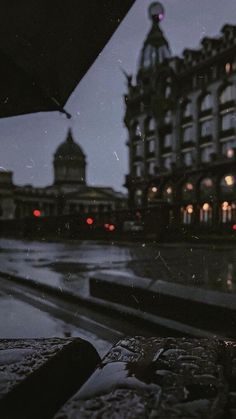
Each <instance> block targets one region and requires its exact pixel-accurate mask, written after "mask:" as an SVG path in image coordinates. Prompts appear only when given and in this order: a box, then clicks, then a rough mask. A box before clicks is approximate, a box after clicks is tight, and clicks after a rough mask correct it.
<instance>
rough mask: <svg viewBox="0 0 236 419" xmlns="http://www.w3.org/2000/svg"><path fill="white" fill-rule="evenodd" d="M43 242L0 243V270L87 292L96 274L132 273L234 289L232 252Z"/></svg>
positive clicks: (210, 248)
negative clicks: (101, 271)
mask: <svg viewBox="0 0 236 419" xmlns="http://www.w3.org/2000/svg"><path fill="white" fill-rule="evenodd" d="M191 246H192V245H189V246H184V245H175V246H174V245H172V246H168V247H164V246H162V247H158V245H146V244H145V243H143V244H142V243H141V244H137V243H136V244H117V243H112V242H111V243H96V242H65V243H46V242H31V241H28V242H27V241H20V240H6V239H1V240H0V270H1V271H4V272H6V271H7V272H11V273H13V274H14V273H15V274H17V275H20V276H23V277H25V278H32V279H36V280H37V281H41V282H47V283H50V284H52V285H56V286H58V287H62V288H64V287H66V288H70V289H71V288H72V289H73V290H76V292H79V293H82V294H85V295H86V294H87V293H88V281H87V279H88V277H89V276H90V274H92V273H93V272H95V271H97V270H108V271H116V272H123V273H128V274H129V275H131V274H135V275H137V276H144V277H149V278H153V279H162V280H165V281H171V282H177V283H181V284H186V285H191V286H198V287H202V288H208V289H212V290H218V291H223V292H230V293H234V292H235V290H236V268H235V261H236V249H234V248H233V246H232V247H223V246H222V247H220V246H218V247H215V246H210V245H209V246H208V247H206V246H204V247H202V248H201V247H200V246H197V247H196V246H193V247H191Z"/></svg>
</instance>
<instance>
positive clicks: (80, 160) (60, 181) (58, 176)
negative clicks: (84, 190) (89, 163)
mask: <svg viewBox="0 0 236 419" xmlns="http://www.w3.org/2000/svg"><path fill="white" fill-rule="evenodd" d="M53 166H54V184H55V185H60V186H64V187H65V188H70V187H71V186H73V187H74V186H80V185H85V184H86V157H85V154H84V152H83V150H82V148H81V147H80V145H79V144H77V143H76V142H75V141H74V139H73V137H72V132H71V130H69V132H68V135H67V138H66V141H65V142H64V143H62V144H61V145H60V146H59V147H58V149H57V150H56V152H55V154H54V160H53Z"/></svg>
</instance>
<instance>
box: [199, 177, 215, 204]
mask: <svg viewBox="0 0 236 419" xmlns="http://www.w3.org/2000/svg"><path fill="white" fill-rule="evenodd" d="M214 192H215V185H214V182H213V180H212V179H211V178H204V179H202V180H201V182H200V185H199V195H200V199H201V200H202V201H204V200H210V201H212V200H213V198H214Z"/></svg>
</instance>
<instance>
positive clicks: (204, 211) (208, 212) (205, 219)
mask: <svg viewBox="0 0 236 419" xmlns="http://www.w3.org/2000/svg"><path fill="white" fill-rule="evenodd" d="M200 223H201V224H205V225H206V224H207V225H211V224H212V206H211V205H210V204H209V203H208V202H205V203H204V204H202V206H201V208H200Z"/></svg>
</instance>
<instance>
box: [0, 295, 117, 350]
mask: <svg viewBox="0 0 236 419" xmlns="http://www.w3.org/2000/svg"><path fill="white" fill-rule="evenodd" d="M0 319H1V322H0V339H3V338H4V339H5V338H6V339H20V338H22V339H28V338H51V337H58V338H68V337H80V338H82V339H85V340H87V341H89V342H91V343H92V344H93V345H94V346H95V347H96V349H97V351H98V352H99V354H100V355H104V354H105V353H106V352H107V350H108V349H109V348H110V347H111V343H110V342H108V341H106V340H103V339H101V338H98V337H97V336H96V334H94V333H91V332H89V331H88V330H84V329H82V328H78V327H77V326H75V325H72V324H70V323H69V322H65V321H63V320H61V319H59V318H56V317H55V316H53V314H50V313H49V312H46V311H43V310H40V309H38V308H36V307H33V306H32V305H31V304H28V303H26V302H25V301H22V300H20V299H17V298H15V297H13V296H11V295H8V294H6V293H5V292H1V291H0Z"/></svg>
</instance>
